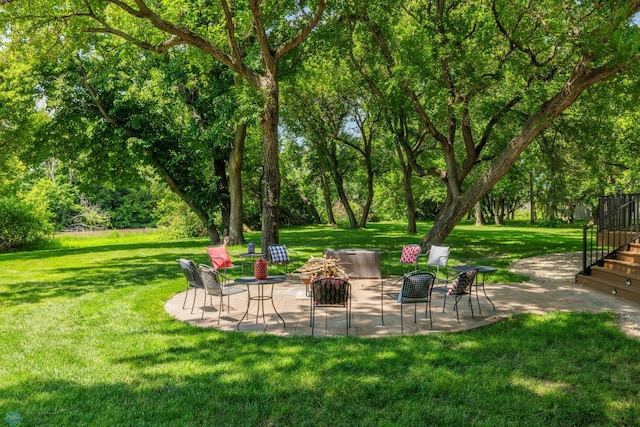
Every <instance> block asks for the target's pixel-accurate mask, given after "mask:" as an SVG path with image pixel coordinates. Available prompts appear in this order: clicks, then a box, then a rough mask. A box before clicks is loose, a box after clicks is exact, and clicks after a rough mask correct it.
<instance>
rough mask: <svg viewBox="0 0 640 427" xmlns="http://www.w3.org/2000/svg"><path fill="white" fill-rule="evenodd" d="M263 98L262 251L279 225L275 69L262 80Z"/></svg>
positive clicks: (276, 237)
mask: <svg viewBox="0 0 640 427" xmlns="http://www.w3.org/2000/svg"><path fill="white" fill-rule="evenodd" d="M262 89H263V93H264V97H265V103H264V110H263V112H262V115H261V116H260V124H261V126H262V144H263V148H264V190H263V195H262V241H261V244H262V251H263V252H264V253H266V250H267V248H268V247H269V245H272V244H276V243H278V242H279V240H280V239H279V233H278V226H279V224H280V162H279V158H278V117H279V105H278V101H279V100H278V79H277V74H276V71H275V70H274V71H272V72H271V73H269V72H267V77H265V78H263V79H262Z"/></svg>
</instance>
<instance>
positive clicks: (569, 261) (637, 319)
mask: <svg viewBox="0 0 640 427" xmlns="http://www.w3.org/2000/svg"><path fill="white" fill-rule="evenodd" d="M581 270H582V252H568V253H564V254H551V255H543V256H538V257H532V258H526V259H523V260H520V261H517V262H514V263H513V264H511V265H510V266H509V271H511V272H512V273H515V274H518V275H521V276H525V277H529V278H530V279H531V281H532V282H533V283H536V284H538V285H543V286H544V287H545V288H550V289H553V290H557V289H558V288H560V287H566V286H572V285H573V284H574V283H575V275H576V273H577V272H579V271H581ZM574 286H575V285H574ZM591 292H594V298H605V297H606V298H615V297H610V296H609V295H604V294H602V295H600V294H601V293H600V292H598V291H596V290H592V291H591ZM615 313H616V319H617V322H618V326H619V327H620V328H621V329H622V330H623V331H624V332H625V333H626V334H627V335H628V336H630V337H633V338H636V339H640V312H638V311H635V312H629V311H621V312H615Z"/></svg>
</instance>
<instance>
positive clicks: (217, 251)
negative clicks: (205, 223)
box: [207, 246, 233, 270]
mask: <svg viewBox="0 0 640 427" xmlns="http://www.w3.org/2000/svg"><path fill="white" fill-rule="evenodd" d="M207 253H208V254H209V259H210V260H211V266H212V267H213V268H215V269H216V270H217V269H219V268H227V267H233V263H232V262H231V257H230V256H229V252H227V248H226V247H225V246H213V247H210V248H207Z"/></svg>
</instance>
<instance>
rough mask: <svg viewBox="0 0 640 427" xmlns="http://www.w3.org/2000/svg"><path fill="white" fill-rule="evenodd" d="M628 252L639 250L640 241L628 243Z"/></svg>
mask: <svg viewBox="0 0 640 427" xmlns="http://www.w3.org/2000/svg"><path fill="white" fill-rule="evenodd" d="M627 251H628V252H640V243H636V242H632V243H629V248H628V249H627Z"/></svg>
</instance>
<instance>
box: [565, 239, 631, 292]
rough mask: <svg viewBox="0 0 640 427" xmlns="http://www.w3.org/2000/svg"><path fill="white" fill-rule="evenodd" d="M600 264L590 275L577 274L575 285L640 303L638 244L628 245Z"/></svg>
mask: <svg viewBox="0 0 640 427" xmlns="http://www.w3.org/2000/svg"><path fill="white" fill-rule="evenodd" d="M602 262H603V264H602V266H595V265H594V266H592V267H591V268H590V270H591V275H585V274H583V273H580V274H578V275H577V276H576V281H577V283H579V284H581V285H584V286H587V287H590V288H593V289H596V290H598V291H602V292H608V293H611V294H613V295H616V296H618V297H621V298H624V299H627V300H630V301H634V302H639V303H640V243H629V244H627V246H626V250H622V249H620V250H618V251H617V252H616V253H615V255H614V257H613V258H606V259H604V260H602Z"/></svg>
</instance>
